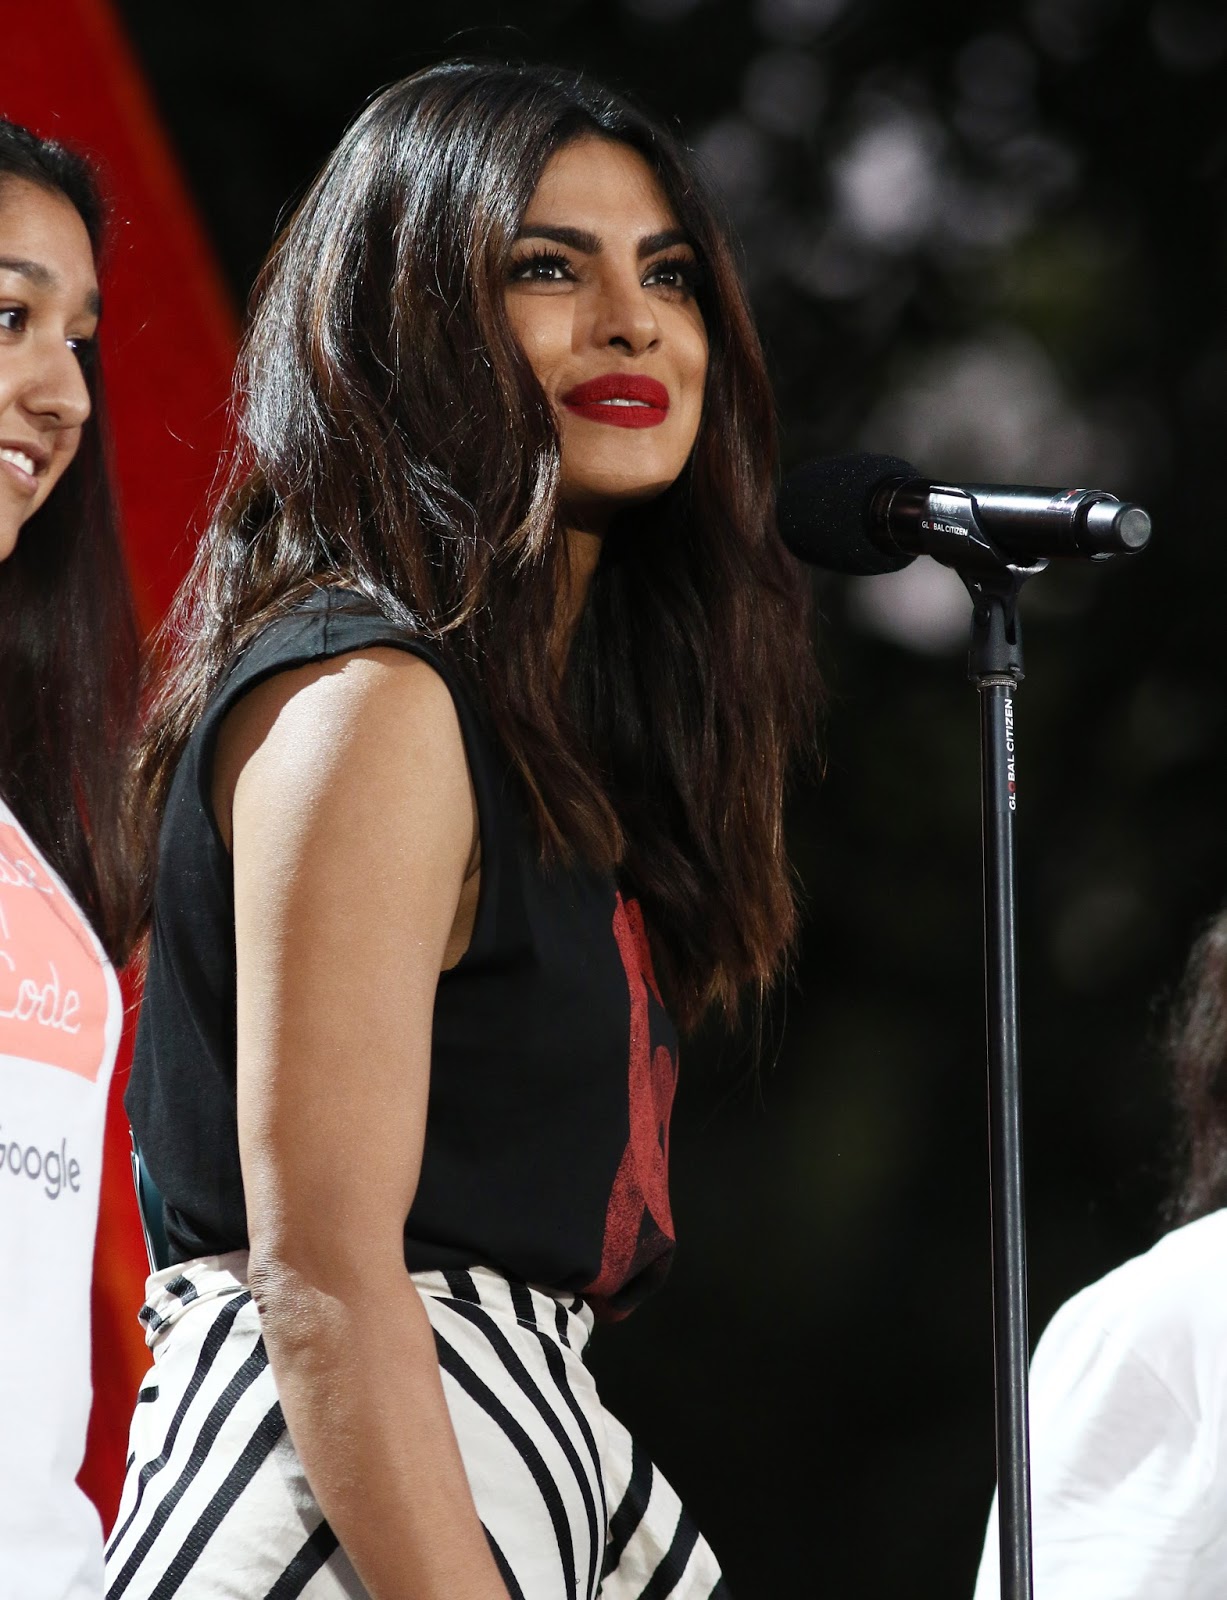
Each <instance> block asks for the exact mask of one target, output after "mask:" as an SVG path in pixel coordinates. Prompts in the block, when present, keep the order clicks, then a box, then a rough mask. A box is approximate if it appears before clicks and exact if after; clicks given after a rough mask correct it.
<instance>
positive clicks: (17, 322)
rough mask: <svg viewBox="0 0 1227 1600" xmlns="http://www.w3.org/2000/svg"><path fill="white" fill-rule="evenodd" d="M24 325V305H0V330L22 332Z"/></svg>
mask: <svg viewBox="0 0 1227 1600" xmlns="http://www.w3.org/2000/svg"><path fill="white" fill-rule="evenodd" d="M25 326H26V309H25V307H24V306H3V307H0V330H2V331H3V332H5V333H23V332H24V331H25Z"/></svg>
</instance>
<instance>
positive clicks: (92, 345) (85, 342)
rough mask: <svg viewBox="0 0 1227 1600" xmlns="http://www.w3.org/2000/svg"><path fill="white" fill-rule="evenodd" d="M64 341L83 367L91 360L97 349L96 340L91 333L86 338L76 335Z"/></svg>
mask: <svg viewBox="0 0 1227 1600" xmlns="http://www.w3.org/2000/svg"><path fill="white" fill-rule="evenodd" d="M66 342H67V344H68V348H69V349H70V350H71V351H72V353H73V355H74V356H76V358H77V360H78V361H79V362H80V364H81V365H82V366H83V367H88V366H89V365H90V364H91V363H92V362H93V359H94V355H95V353H96V352H97V349H98V341H97V339H95V338H94V337H93V336H92V335H91V337H90V338H88V339H86V338H81V337H78V338H75V339H69V340H67V341H66Z"/></svg>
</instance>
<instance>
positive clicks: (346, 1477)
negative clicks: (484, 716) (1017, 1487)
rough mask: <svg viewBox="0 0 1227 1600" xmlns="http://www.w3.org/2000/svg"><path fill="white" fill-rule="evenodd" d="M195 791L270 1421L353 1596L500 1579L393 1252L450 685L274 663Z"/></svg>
mask: <svg viewBox="0 0 1227 1600" xmlns="http://www.w3.org/2000/svg"><path fill="white" fill-rule="evenodd" d="M231 792H232V797H233V798H232V803H231ZM214 798H215V808H216V810H217V813H218V820H219V824H220V825H221V827H222V829H223V832H224V833H226V834H227V835H229V836H230V837H231V839H232V849H233V854H234V879H235V937H236V947H237V961H238V1112H239V1145H240V1152H241V1156H242V1167H243V1184H244V1190H245V1193H246V1200H247V1215H248V1226H249V1233H250V1238H251V1263H250V1276H251V1287H252V1292H253V1294H254V1295H255V1298H256V1300H257V1303H258V1305H259V1308H260V1314H261V1319H262V1325H263V1330H264V1336H265V1340H266V1343H267V1347H268V1352H269V1357H270V1360H271V1362H272V1366H273V1372H274V1374H275V1376H276V1379H277V1386H278V1391H279V1394H280V1397H281V1403H282V1406H283V1408H284V1411H285V1416H286V1421H287V1423H288V1425H289V1429H290V1434H291V1437H292V1438H293V1440H294V1443H295V1445H296V1447H297V1449H298V1452H299V1455H300V1457H301V1459H302V1462H303V1466H304V1468H305V1470H306V1473H307V1478H308V1481H309V1482H310V1484H311V1487H312V1489H313V1490H314V1492H315V1494H316V1497H317V1498H318V1500H319V1502H320V1505H321V1507H322V1509H323V1511H324V1514H325V1515H326V1516H327V1518H328V1520H329V1522H330V1523H331V1525H332V1527H333V1529H334V1531H335V1532H336V1534H337V1536H338V1538H339V1539H340V1541H341V1543H342V1545H343V1546H344V1548H345V1550H346V1552H347V1553H348V1555H349V1557H350V1559H351V1560H352V1561H353V1564H354V1566H355V1568H356V1569H357V1571H358V1574H359V1576H360V1577H361V1579H362V1581H363V1583H364V1584H365V1585H366V1587H367V1589H368V1590H369V1591H370V1593H371V1595H372V1597H373V1600H435V1597H440V1600H441V1597H443V1596H446V1597H447V1600H507V1594H506V1589H505V1587H504V1585H503V1583H502V1581H501V1579H500V1578H499V1576H498V1572H497V1569H496V1567H495V1564H494V1561H493V1558H492V1557H491V1555H490V1552H489V1548H488V1546H487V1543H486V1540H485V1536H484V1533H483V1531H482V1528H481V1524H480V1522H479V1520H478V1517H477V1513H476V1510H475V1508H474V1505H473V1500H472V1496H471V1494H470V1492H469V1488H468V1484H467V1480H466V1478H465V1473H464V1467H463V1465H462V1462H461V1458H460V1452H459V1449H458V1447H457V1444H456V1439H455V1435H454V1433H453V1431H452V1427H451V1423H450V1419H449V1417H448V1413H447V1408H446V1404H445V1401H444V1397H443V1387H442V1382H441V1379H440V1374H439V1367H438V1361H437V1357H436V1354H435V1345H434V1339H433V1336H432V1333H431V1329H430V1325H429V1322H428V1320H427V1318H426V1315H425V1312H424V1310H423V1308H422V1304H421V1301H420V1298H419V1296H418V1294H417V1291H416V1290H415V1289H414V1287H413V1284H412V1282H411V1280H410V1278H409V1276H408V1273H407V1272H406V1269H405V1261H404V1253H403V1251H404V1246H403V1228H404V1221H405V1217H406V1215H407V1213H408V1210H409V1207H410V1204H411V1202H412V1200H413V1195H414V1191H415V1188H416V1185H417V1180H418V1172H419V1166H420V1161H421V1153H422V1142H423V1137H424V1130H425V1119H426V1099H427V1086H428V1080H429V1070H430V1043H431V1021H432V1014H433V1006H434V996H435V987H436V983H437V981H438V977H439V972H440V969H441V968H442V967H443V966H444V965H446V964H450V962H449V953H450V951H451V949H452V947H453V946H454V944H455V943H456V940H457V936H458V931H459V932H460V933H461V934H463V932H464V929H463V924H464V923H465V921H466V920H467V919H466V916H465V914H464V912H463V911H462V913H461V916H460V918H459V924H460V928H459V930H458V918H457V910H458V906H460V905H461V901H462V893H463V892H464V891H465V885H466V880H470V881H471V878H472V873H471V868H472V863H473V861H474V858H475V850H476V838H477V832H476V811H475V803H474V799H473V792H472V786H471V783H470V780H469V776H468V769H467V765H466V761H465V753H464V745H463V740H462V738H461V734H460V728H459V724H458V722H457V717H456V711H455V707H454V706H453V704H452V701H451V698H450V695H449V693H448V691H447V688H446V686H445V685H444V684H443V683H442V682H441V680H440V679H439V678H438V676H437V675H436V674H435V673H434V672H433V671H432V670H431V669H430V667H428V666H427V665H426V664H425V663H423V662H421V661H420V660H418V659H416V658H415V657H412V656H409V655H406V654H403V653H401V652H397V651H394V650H381V651H371V652H367V653H365V654H363V655H358V656H352V657H348V658H341V659H340V660H338V661H334V662H328V663H316V664H314V665H313V666H311V667H308V668H303V669H300V670H299V671H296V672H290V673H284V674H281V675H279V676H278V677H276V678H274V679H272V680H270V681H269V682H268V683H266V684H264V685H261V686H260V687H259V688H257V689H256V690H254V691H253V692H252V693H251V694H250V695H249V696H247V697H246V698H245V699H244V700H243V701H242V702H241V703H240V704H239V706H238V707H237V708H236V709H235V711H234V712H232V713H231V715H230V717H229V718H228V719H227V722H226V725H225V727H224V729H223V734H222V740H221V742H220V744H219V750H218V762H217V781H216V783H215V790H214ZM466 898H471V897H469V896H466Z"/></svg>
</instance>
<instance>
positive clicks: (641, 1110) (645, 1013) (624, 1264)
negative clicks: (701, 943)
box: [584, 894, 677, 1300]
mask: <svg viewBox="0 0 1227 1600" xmlns="http://www.w3.org/2000/svg"><path fill="white" fill-rule="evenodd" d="M613 934H614V938H615V940H616V941H617V945H618V952H619V954H620V955H621V957H622V965H623V967H624V968H625V969H626V984H627V990H628V992H629V997H630V1080H629V1085H628V1087H629V1094H630V1139H629V1141H628V1143H627V1146H626V1150H625V1151H624V1152H623V1155H622V1160H621V1163H620V1164H619V1166H618V1172H617V1176H616V1177H615V1178H614V1184H613V1191H612V1193H611V1194H610V1197H609V1207H608V1210H607V1211H606V1214H605V1242H604V1247H603V1249H602V1251H601V1270H600V1272H599V1274H598V1275H597V1277H596V1278H595V1279H594V1280H593V1282H592V1283H590V1284H589V1285H588V1287H587V1288H586V1289H585V1290H584V1293H585V1294H587V1295H591V1296H592V1297H593V1298H594V1299H596V1300H601V1299H605V1298H607V1297H609V1296H613V1295H616V1294H617V1292H618V1290H619V1289H621V1288H622V1287H623V1285H624V1284H626V1283H628V1282H629V1281H630V1279H631V1278H633V1277H635V1276H636V1274H637V1273H639V1272H641V1271H642V1270H643V1269H644V1268H645V1267H648V1266H650V1265H651V1264H652V1262H654V1261H656V1260H657V1259H658V1258H659V1257H661V1256H662V1255H666V1254H668V1252H669V1250H670V1248H671V1247H672V1245H673V1242H674V1234H673V1213H672V1211H671V1210H670V1208H669V1114H670V1112H671V1110H672V1109H673V1094H674V1090H675V1089H676V1087H677V1063H676V1062H675V1061H674V1059H673V1055H672V1053H671V1052H670V1051H669V1050H668V1048H667V1047H666V1046H665V1045H663V1044H661V1045H657V1046H656V1048H655V1049H653V1047H652V1034H651V1021H650V1015H649V1004H648V995H649V991H650V992H651V994H652V996H653V997H654V998H655V1000H656V1002H657V1004H658V1005H659V1004H660V990H659V989H658V987H657V984H656V975H655V973H654V972H653V970H652V956H651V952H650V950H649V948H648V939H647V931H646V929H645V928H644V925H643V913H642V912H641V911H640V909H639V905H638V902H637V901H635V900H627V901H623V899H622V896H621V895H620V894H619V895H618V896H617V898H616V903H615V906H614V915H613Z"/></svg>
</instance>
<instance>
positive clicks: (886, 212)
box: [832, 107, 940, 248]
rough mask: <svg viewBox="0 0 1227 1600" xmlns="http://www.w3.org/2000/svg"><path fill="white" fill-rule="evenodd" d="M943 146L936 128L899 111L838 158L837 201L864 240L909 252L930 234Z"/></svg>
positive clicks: (865, 132) (872, 127) (835, 168)
mask: <svg viewBox="0 0 1227 1600" xmlns="http://www.w3.org/2000/svg"><path fill="white" fill-rule="evenodd" d="M938 142H939V135H938V133H937V130H936V128H935V127H934V126H933V124H931V123H929V122H927V121H922V120H921V119H920V118H919V117H916V116H914V115H912V114H911V113H910V112H908V111H905V110H904V109H903V108H902V107H898V108H895V109H893V110H892V111H891V112H889V113H887V115H886V116H885V117H884V118H883V119H882V120H880V121H878V122H876V123H873V124H871V125H870V126H868V127H866V128H864V129H863V130H862V131H861V132H860V133H858V134H857V135H856V136H855V137H854V138H853V140H852V142H851V143H850V144H849V145H848V147H847V148H846V149H845V150H844V151H843V153H842V154H841V155H839V156H837V157H836V159H835V160H834V162H833V163H832V178H833V180H834V184H835V193H836V198H837V200H838V203H839V206H840V209H841V211H842V213H843V215H844V217H845V218H846V219H847V221H848V222H849V224H850V225H851V226H852V227H853V228H854V229H855V231H856V232H857V233H859V234H860V235H861V236H862V238H865V239H868V240H872V241H873V242H874V243H875V244H878V245H883V246H886V247H890V248H906V246H908V245H909V244H912V243H914V242H915V240H916V239H918V238H920V237H921V236H923V234H925V233H926V232H927V231H928V229H929V227H930V226H931V225H932V223H933V220H934V217H935V213H936V211H937V202H938V192H939V183H940V180H939V176H938V171H937V153H938Z"/></svg>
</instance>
